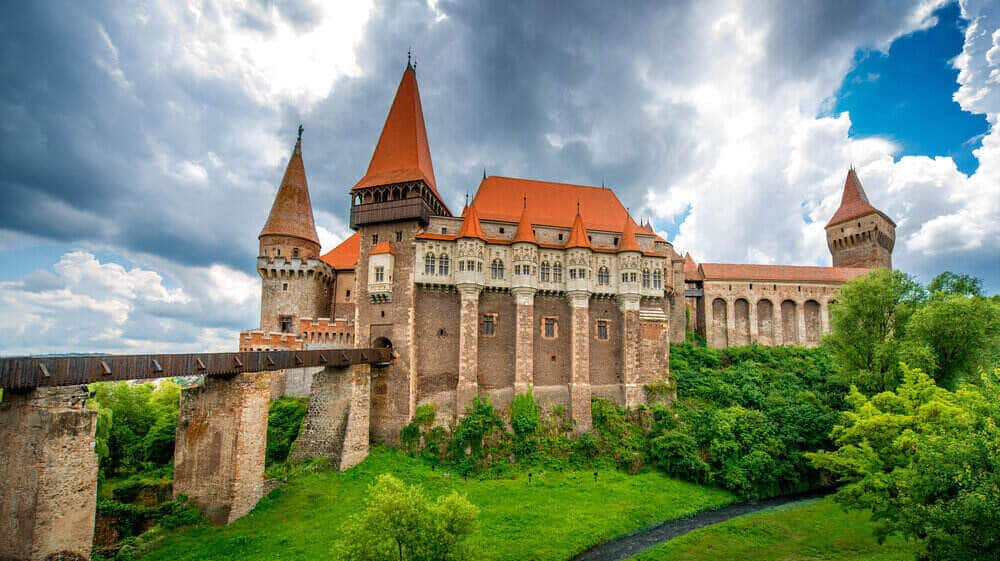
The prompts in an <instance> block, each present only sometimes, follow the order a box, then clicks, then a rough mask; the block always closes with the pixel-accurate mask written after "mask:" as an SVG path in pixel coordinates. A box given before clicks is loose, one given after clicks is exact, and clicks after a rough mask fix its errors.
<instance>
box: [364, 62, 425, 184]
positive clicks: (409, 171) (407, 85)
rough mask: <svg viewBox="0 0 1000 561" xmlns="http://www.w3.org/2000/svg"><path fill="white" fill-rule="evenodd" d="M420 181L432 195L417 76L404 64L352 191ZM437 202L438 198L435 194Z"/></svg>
mask: <svg viewBox="0 0 1000 561" xmlns="http://www.w3.org/2000/svg"><path fill="white" fill-rule="evenodd" d="M418 179H420V180H423V181H424V183H426V184H427V185H428V186H429V187H430V188H431V189H432V190H433V191H434V193H435V194H436V193H437V181H436V180H435V179H434V164H433V162H432V161H431V149H430V145H429V144H428V143H427V130H426V128H425V127H424V111H423V108H422V107H421V105H420V90H419V88H418V87H417V73H416V72H415V71H414V70H413V68H412V67H411V66H409V65H407V67H406V70H404V71H403V78H402V79H401V80H400V81H399V88H397V90H396V97H395V99H393V101H392V106H391V107H390V108H389V115H388V116H387V117H386V119H385V126H383V127H382V135H381V136H379V139H378V144H377V145H376V146H375V152H374V153H373V154H372V160H371V163H369V164H368V171H367V172H366V173H365V176H364V177H362V178H361V180H360V181H358V183H357V184H356V185H355V186H354V189H361V188H364V187H374V186H377V185H388V184H390V183H401V182H403V181H416V180H418ZM438 198H439V199H440V198H441V196H440V195H438Z"/></svg>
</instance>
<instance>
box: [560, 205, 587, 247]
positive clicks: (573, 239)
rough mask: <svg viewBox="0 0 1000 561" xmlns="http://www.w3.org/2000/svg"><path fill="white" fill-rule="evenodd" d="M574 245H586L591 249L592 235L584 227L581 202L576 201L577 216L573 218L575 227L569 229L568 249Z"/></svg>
mask: <svg viewBox="0 0 1000 561" xmlns="http://www.w3.org/2000/svg"><path fill="white" fill-rule="evenodd" d="M574 247H585V248H587V249H591V245H590V237H589V236H587V230H586V229H585V228H584V227H583V217H582V216H580V203H576V218H574V219H573V227H572V228H570V231H569V240H567V241H566V249H572V248H574Z"/></svg>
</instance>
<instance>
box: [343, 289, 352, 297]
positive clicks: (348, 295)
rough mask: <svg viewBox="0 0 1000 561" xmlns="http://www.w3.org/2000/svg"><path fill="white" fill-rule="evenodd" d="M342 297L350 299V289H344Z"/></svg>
mask: <svg viewBox="0 0 1000 561" xmlns="http://www.w3.org/2000/svg"><path fill="white" fill-rule="evenodd" d="M344 298H347V299H350V298H351V291H350V290H347V291H346V292H345V293H344Z"/></svg>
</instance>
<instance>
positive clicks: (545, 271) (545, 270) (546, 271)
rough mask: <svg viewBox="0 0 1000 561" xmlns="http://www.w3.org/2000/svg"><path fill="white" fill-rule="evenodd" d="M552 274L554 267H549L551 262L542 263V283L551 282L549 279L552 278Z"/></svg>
mask: <svg viewBox="0 0 1000 561" xmlns="http://www.w3.org/2000/svg"><path fill="white" fill-rule="evenodd" d="M551 272H552V267H551V266H550V265H549V262H548V261H542V273H541V277H542V278H541V280H542V282H549V278H550V277H551Z"/></svg>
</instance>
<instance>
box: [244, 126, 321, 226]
mask: <svg viewBox="0 0 1000 561" xmlns="http://www.w3.org/2000/svg"><path fill="white" fill-rule="evenodd" d="M266 235H279V236H293V237H296V238H302V239H304V240H309V241H311V242H314V243H315V244H316V245H319V236H317V235H316V223H315V222H314V221H313V211H312V202H311V201H310V200H309V184H308V183H307V182H306V168H305V164H303V163H302V137H301V136H300V137H299V139H298V140H297V141H296V142H295V149H293V150H292V157H291V158H289V159H288V167H286V168H285V175H284V177H283V178H282V179H281V186H280V187H278V194H277V195H275V197H274V204H272V205H271V212H270V213H269V214H268V215H267V222H265V223H264V228H263V229H262V230H261V231H260V236H266ZM260 236H258V237H260Z"/></svg>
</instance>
